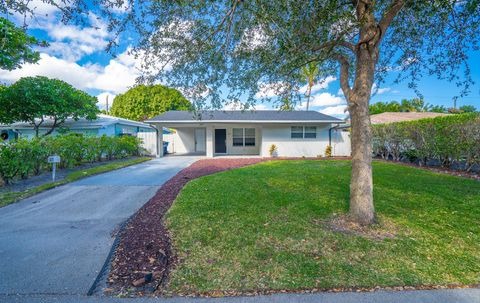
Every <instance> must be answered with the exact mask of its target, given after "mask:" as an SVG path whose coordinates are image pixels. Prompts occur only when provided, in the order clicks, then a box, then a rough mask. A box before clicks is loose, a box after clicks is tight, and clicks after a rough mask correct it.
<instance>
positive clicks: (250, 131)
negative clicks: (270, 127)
mask: <svg viewBox="0 0 480 303" xmlns="http://www.w3.org/2000/svg"><path fill="white" fill-rule="evenodd" d="M245 146H255V128H245Z"/></svg>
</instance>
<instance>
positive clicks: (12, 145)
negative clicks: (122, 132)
mask: <svg viewBox="0 0 480 303" xmlns="http://www.w3.org/2000/svg"><path fill="white" fill-rule="evenodd" d="M140 151H141V140H139V139H138V138H136V137H130V136H122V137H108V136H102V137H89V136H83V135H78V134H69V135H61V136H54V137H53V136H48V137H43V138H34V139H32V140H27V139H18V140H14V141H10V142H8V143H7V142H6V143H2V144H0V177H1V178H2V179H3V181H4V183H5V184H8V183H10V181H12V180H13V179H15V178H22V179H26V178H28V177H29V176H31V175H38V174H40V173H41V172H43V171H47V170H50V169H51V164H48V163H47V158H48V156H51V155H59V156H60V158H61V162H60V163H59V168H67V167H68V168H71V167H74V166H77V165H80V164H82V163H86V162H89V163H93V162H99V161H102V160H112V159H119V158H125V157H130V156H137V155H139V154H140Z"/></svg>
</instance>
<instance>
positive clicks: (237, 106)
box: [222, 101, 271, 110]
mask: <svg viewBox="0 0 480 303" xmlns="http://www.w3.org/2000/svg"><path fill="white" fill-rule="evenodd" d="M222 109H223V110H267V109H271V107H269V106H267V105H265V104H255V105H254V106H251V107H249V108H245V107H244V104H242V103H241V102H240V101H233V102H229V103H227V104H225V105H224V106H223V108H222Z"/></svg>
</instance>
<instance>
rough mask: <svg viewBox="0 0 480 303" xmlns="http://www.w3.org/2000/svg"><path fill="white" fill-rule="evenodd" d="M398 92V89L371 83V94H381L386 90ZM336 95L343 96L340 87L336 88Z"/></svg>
mask: <svg viewBox="0 0 480 303" xmlns="http://www.w3.org/2000/svg"><path fill="white" fill-rule="evenodd" d="M390 91H391V92H392V93H395V92H398V91H392V89H391V88H390V87H378V86H377V84H376V83H373V85H372V92H371V93H372V95H381V94H384V93H387V92H390ZM337 95H339V96H343V90H342V89H341V88H339V89H338V92H337Z"/></svg>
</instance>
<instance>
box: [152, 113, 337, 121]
mask: <svg viewBox="0 0 480 303" xmlns="http://www.w3.org/2000/svg"><path fill="white" fill-rule="evenodd" d="M145 122H150V123H162V122H170V123H198V122H257V123H260V122H264V123H289V122H293V123H294V122H310V123H312V122H327V123H342V122H344V121H343V120H340V119H338V118H335V117H332V116H328V115H325V114H322V113H319V112H317V111H277V110H256V111H239V110H229V111H223V110H211V111H199V112H189V111H176V110H174V111H168V112H165V113H163V114H161V115H158V116H156V117H153V118H152V119H150V120H147V121H145Z"/></svg>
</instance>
